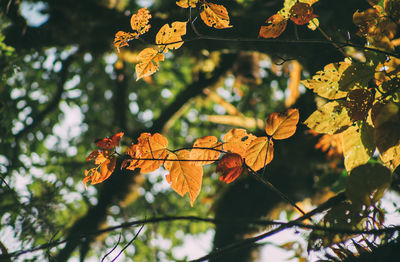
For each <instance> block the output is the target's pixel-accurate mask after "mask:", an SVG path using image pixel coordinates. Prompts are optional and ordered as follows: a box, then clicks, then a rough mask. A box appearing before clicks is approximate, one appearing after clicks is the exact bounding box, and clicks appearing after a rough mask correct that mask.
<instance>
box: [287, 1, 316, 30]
mask: <svg viewBox="0 0 400 262" xmlns="http://www.w3.org/2000/svg"><path fill="white" fill-rule="evenodd" d="M289 15H290V20H292V21H293V22H294V23H295V24H296V25H305V24H307V23H308V22H310V21H311V20H312V19H313V18H315V17H317V15H315V14H314V13H313V8H312V7H311V6H310V5H309V4H307V3H300V2H297V3H296V4H294V6H292V8H290V11H289Z"/></svg>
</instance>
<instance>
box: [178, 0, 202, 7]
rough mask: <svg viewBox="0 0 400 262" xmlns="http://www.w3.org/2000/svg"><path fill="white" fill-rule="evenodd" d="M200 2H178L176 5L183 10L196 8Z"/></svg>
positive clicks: (197, 0)
mask: <svg viewBox="0 0 400 262" xmlns="http://www.w3.org/2000/svg"><path fill="white" fill-rule="evenodd" d="M198 2H199V0H178V1H176V4H177V5H178V6H180V7H182V8H189V7H193V8H195V7H196V4H197V3H198Z"/></svg>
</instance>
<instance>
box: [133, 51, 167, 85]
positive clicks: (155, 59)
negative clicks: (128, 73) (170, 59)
mask: <svg viewBox="0 0 400 262" xmlns="http://www.w3.org/2000/svg"><path fill="white" fill-rule="evenodd" d="M137 59H138V60H140V61H141V62H140V63H139V64H137V65H136V68H135V69H136V75H137V78H136V81H138V80H139V79H140V78H142V77H146V76H150V75H152V74H154V73H155V72H157V71H158V65H159V62H160V61H164V54H162V53H159V52H158V51H157V50H156V49H154V48H146V49H144V50H142V51H141V52H140V53H139V55H138V56H137Z"/></svg>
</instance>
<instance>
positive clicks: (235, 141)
mask: <svg viewBox="0 0 400 262" xmlns="http://www.w3.org/2000/svg"><path fill="white" fill-rule="evenodd" d="M254 139H256V136H255V135H253V134H251V133H247V131H246V130H245V129H236V128H233V129H231V130H229V131H228V132H227V133H226V134H225V135H224V136H223V138H222V140H223V141H224V145H223V147H224V150H225V151H228V152H231V153H236V154H239V155H240V156H242V157H243V158H244V157H245V156H246V149H247V147H248V146H249V145H250V143H251V141H253V140H254Z"/></svg>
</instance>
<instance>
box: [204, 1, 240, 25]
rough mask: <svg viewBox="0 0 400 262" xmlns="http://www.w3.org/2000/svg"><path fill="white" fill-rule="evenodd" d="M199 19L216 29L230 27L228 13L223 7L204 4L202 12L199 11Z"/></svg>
mask: <svg viewBox="0 0 400 262" xmlns="http://www.w3.org/2000/svg"><path fill="white" fill-rule="evenodd" d="M200 17H201V19H202V20H203V22H204V23H205V24H206V25H208V26H209V27H214V28H217V29H223V28H229V27H232V26H231V25H229V14H228V11H227V10H226V8H225V7H224V6H223V5H216V4H213V3H208V2H204V4H203V11H201V13H200Z"/></svg>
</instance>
